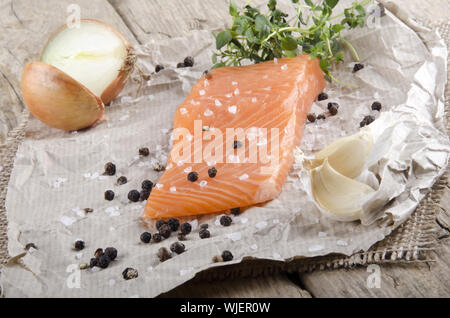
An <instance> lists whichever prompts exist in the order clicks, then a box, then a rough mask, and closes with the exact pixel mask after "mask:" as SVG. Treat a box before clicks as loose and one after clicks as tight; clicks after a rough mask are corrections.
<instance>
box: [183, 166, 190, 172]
mask: <svg viewBox="0 0 450 318" xmlns="http://www.w3.org/2000/svg"><path fill="white" fill-rule="evenodd" d="M191 171H192V167H187V168H186V169H184V172H186V173H189V172H191Z"/></svg>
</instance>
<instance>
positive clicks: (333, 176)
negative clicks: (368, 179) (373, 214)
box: [309, 159, 375, 221]
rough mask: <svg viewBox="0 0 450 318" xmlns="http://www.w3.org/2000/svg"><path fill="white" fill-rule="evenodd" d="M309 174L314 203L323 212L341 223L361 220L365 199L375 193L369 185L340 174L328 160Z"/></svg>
mask: <svg viewBox="0 0 450 318" xmlns="http://www.w3.org/2000/svg"><path fill="white" fill-rule="evenodd" d="M309 174H310V182H311V193H312V196H313V198H314V201H315V202H316V204H317V205H318V206H319V207H320V208H321V210H322V211H323V212H326V214H328V215H329V216H330V217H332V218H334V219H336V220H339V221H353V220H357V219H359V218H360V215H361V211H362V206H361V204H362V202H363V200H364V198H367V197H368V196H369V195H371V194H372V193H374V192H375V191H374V190H373V189H372V188H371V187H369V186H368V185H366V184H364V183H361V182H358V181H355V180H353V179H350V178H348V177H346V176H344V175H342V174H340V173H339V172H338V171H336V170H335V169H333V167H332V166H331V165H330V163H329V162H328V159H325V160H324V161H323V163H322V164H321V165H320V166H318V167H316V168H314V169H312V170H311V171H310V172H309Z"/></svg>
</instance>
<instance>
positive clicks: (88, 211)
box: [84, 208, 94, 213]
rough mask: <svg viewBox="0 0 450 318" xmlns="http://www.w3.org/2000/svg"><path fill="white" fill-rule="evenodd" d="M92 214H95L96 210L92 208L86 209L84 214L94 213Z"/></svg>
mask: <svg viewBox="0 0 450 318" xmlns="http://www.w3.org/2000/svg"><path fill="white" fill-rule="evenodd" d="M92 212H94V209H92V208H85V209H84V213H92Z"/></svg>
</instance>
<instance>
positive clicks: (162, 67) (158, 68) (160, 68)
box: [155, 65, 164, 73]
mask: <svg viewBox="0 0 450 318" xmlns="http://www.w3.org/2000/svg"><path fill="white" fill-rule="evenodd" d="M163 69H164V66H162V65H156V66H155V73H159V71H162V70H163Z"/></svg>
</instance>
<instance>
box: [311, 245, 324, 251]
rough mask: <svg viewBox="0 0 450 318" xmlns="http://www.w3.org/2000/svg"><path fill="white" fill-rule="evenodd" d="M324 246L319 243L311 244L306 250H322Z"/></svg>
mask: <svg viewBox="0 0 450 318" xmlns="http://www.w3.org/2000/svg"><path fill="white" fill-rule="evenodd" d="M324 248H325V246H323V245H321V244H318V245H311V246H310V247H309V248H308V251H310V252H318V251H321V250H323V249H324Z"/></svg>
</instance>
